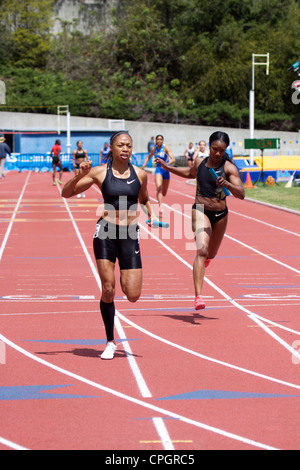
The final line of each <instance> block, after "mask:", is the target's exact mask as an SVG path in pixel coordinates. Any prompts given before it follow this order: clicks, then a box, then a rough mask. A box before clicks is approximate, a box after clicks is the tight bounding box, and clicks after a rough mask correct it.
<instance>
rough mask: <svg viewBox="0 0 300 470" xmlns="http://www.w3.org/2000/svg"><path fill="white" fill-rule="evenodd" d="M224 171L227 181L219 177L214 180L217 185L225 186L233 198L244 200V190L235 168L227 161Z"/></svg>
mask: <svg viewBox="0 0 300 470" xmlns="http://www.w3.org/2000/svg"><path fill="white" fill-rule="evenodd" d="M224 169H225V172H226V174H227V175H228V180H225V179H224V178H222V177H221V176H219V177H218V178H217V180H216V181H217V183H218V185H219V186H225V187H226V188H227V189H228V190H229V191H230V192H231V194H232V195H233V196H234V197H237V198H238V199H244V197H245V189H244V186H243V183H242V181H241V178H240V176H239V172H238V169H237V167H236V166H235V165H233V164H232V163H230V162H228V161H227V162H226V164H225V168H224Z"/></svg>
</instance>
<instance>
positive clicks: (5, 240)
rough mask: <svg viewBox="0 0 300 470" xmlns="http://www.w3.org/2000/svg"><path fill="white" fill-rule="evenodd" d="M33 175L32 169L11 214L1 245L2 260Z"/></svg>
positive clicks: (0, 256)
mask: <svg viewBox="0 0 300 470" xmlns="http://www.w3.org/2000/svg"><path fill="white" fill-rule="evenodd" d="M30 175H31V171H29V173H28V175H27V178H26V180H25V183H24V186H23V189H22V191H21V194H20V196H19V199H18V201H17V204H16V206H15V208H14V211H13V214H12V216H11V219H10V222H9V224H8V227H7V230H6V233H5V236H4V239H3V241H2V243H1V247H0V261H1V259H2V256H3V252H4V249H5V246H6V243H7V240H8V237H9V235H10V232H11V229H12V226H13V223H14V220H15V218H16V215H17V212H18V210H19V206H20V204H21V201H22V198H23V195H24V192H25V189H26V186H27V184H28V180H29V177H30Z"/></svg>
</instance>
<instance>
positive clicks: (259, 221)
mask: <svg viewBox="0 0 300 470" xmlns="http://www.w3.org/2000/svg"><path fill="white" fill-rule="evenodd" d="M195 189H196V187H195ZM169 191H172V192H174V193H177V194H180V196H184V197H186V198H188V199H193V200H195V196H191V195H189V194H185V193H183V192H180V191H176V189H173V188H169ZM231 197H233V196H231ZM246 200H247V199H246ZM249 201H250V202H259V201H253V200H249ZM262 204H263V203H262ZM273 207H275V208H276V209H280V210H284V208H283V207H276V206H273ZM230 213H231V214H236V215H238V216H240V217H244V218H246V219H249V220H253V221H254V222H257V223H259V224H263V225H267V227H271V228H275V229H276V230H281V231H282V232H285V233H289V234H290V235H295V236H296V237H300V234H299V233H297V232H292V231H291V230H287V229H285V228H282V227H278V226H277V225H273V224H270V223H269V222H265V221H263V220H260V219H256V218H255V217H251V216H249V215H245V214H241V213H239V212H236V211H234V210H232V209H230Z"/></svg>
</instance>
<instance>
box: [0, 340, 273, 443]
mask: <svg viewBox="0 0 300 470" xmlns="http://www.w3.org/2000/svg"><path fill="white" fill-rule="evenodd" d="M0 340H2V341H3V342H4V343H6V344H7V346H9V347H11V348H13V349H15V350H16V351H18V352H19V353H20V354H23V355H24V356H26V357H28V358H29V359H32V360H34V361H36V362H38V363H39V364H42V365H44V366H46V367H49V368H50V369H52V370H54V371H56V372H59V373H61V374H64V375H66V376H68V377H71V378H72V379H74V380H77V381H79V382H82V383H85V384H86V385H89V386H91V387H94V388H96V389H98V390H102V391H104V392H106V393H109V394H111V395H114V396H116V397H118V398H122V399H124V400H126V401H129V402H131V403H134V404H135V405H139V406H142V407H143V408H147V409H149V410H151V411H154V412H155V413H159V414H162V415H164V416H168V417H171V418H175V419H179V420H180V421H182V422H184V423H187V424H190V425H192V426H195V427H197V428H201V429H204V430H206V431H210V432H213V433H215V434H218V435H221V436H223V437H228V438H229V439H233V440H236V441H239V442H243V443H244V444H248V445H250V446H253V447H258V448H261V449H265V450H278V449H276V448H275V447H272V446H269V445H266V444H263V443H261V442H258V441H254V440H252V439H248V438H245V437H243V436H239V435H237V434H233V433H231V432H228V431H224V430H223V429H219V428H216V427H214V426H210V425H207V424H205V423H202V422H200V421H196V420H194V419H190V418H187V417H185V416H182V415H180V414H177V413H174V412H173V411H168V410H166V409H165V408H161V407H159V406H156V405H152V404H151V403H148V402H146V401H143V400H140V399H138V398H134V397H131V396H129V395H126V394H124V393H122V392H118V391H117V390H114V389H112V388H109V387H106V386H104V385H101V384H98V383H96V382H94V381H92V380H89V379H86V378H85V377H81V376H80V375H78V374H74V373H73V372H70V371H68V370H66V369H63V368H62V367H58V366H56V365H54V364H51V363H50V362H47V361H45V360H44V359H41V358H39V357H37V356H34V355H33V354H31V353H30V352H28V351H26V350H25V349H23V348H21V347H20V346H18V345H16V344H15V343H13V342H12V341H10V340H9V339H8V338H6V337H5V336H3V335H2V334H1V333H0Z"/></svg>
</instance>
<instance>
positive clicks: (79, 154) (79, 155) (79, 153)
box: [75, 150, 85, 160]
mask: <svg viewBox="0 0 300 470" xmlns="http://www.w3.org/2000/svg"><path fill="white" fill-rule="evenodd" d="M75 158H76V160H77V158H85V151H84V150H81V151H80V150H76V153H75Z"/></svg>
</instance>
